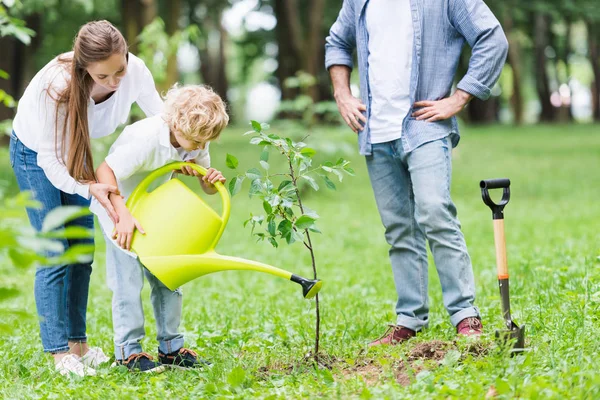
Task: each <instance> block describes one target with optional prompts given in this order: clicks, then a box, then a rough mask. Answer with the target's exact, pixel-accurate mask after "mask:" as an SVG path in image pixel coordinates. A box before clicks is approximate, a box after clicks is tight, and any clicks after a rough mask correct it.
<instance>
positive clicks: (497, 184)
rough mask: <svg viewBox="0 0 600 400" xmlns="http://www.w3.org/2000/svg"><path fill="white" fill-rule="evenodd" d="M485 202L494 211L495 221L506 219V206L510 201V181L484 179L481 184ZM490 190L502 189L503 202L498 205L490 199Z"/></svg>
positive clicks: (504, 179)
mask: <svg viewBox="0 0 600 400" xmlns="http://www.w3.org/2000/svg"><path fill="white" fill-rule="evenodd" d="M479 187H480V188H481V197H482V198H483V202H484V203H485V204H486V205H487V206H488V207H489V208H490V209H491V210H492V218H493V219H504V212H503V211H504V206H505V205H507V204H508V201H509V200H510V179H508V178H498V179H484V180H482V181H481V182H479ZM489 189H502V200H500V203H498V204H496V203H494V201H493V200H492V198H491V197H490V192H489Z"/></svg>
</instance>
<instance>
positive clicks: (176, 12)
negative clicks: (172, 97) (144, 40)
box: [161, 0, 181, 90]
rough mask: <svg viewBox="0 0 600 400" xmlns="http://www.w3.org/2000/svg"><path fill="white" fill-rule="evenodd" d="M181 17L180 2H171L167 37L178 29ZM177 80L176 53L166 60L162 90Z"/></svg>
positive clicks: (175, 0) (178, 0) (173, 0)
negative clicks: (165, 73)
mask: <svg viewBox="0 0 600 400" xmlns="http://www.w3.org/2000/svg"><path fill="white" fill-rule="evenodd" d="M180 15H181V0H171V1H170V2H169V7H168V16H167V23H166V30H167V34H168V35H169V36H173V34H175V32H177V30H178V29H179V26H178V22H179V17H180ZM178 79H179V71H178V70H177V51H175V52H174V53H173V54H171V55H170V56H169V59H168V60H167V76H166V79H165V82H164V83H163V85H162V86H163V87H162V88H161V89H162V90H166V89H168V88H170V87H171V86H173V84H175V82H177V81H178Z"/></svg>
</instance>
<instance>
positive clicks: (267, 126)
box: [260, 122, 271, 131]
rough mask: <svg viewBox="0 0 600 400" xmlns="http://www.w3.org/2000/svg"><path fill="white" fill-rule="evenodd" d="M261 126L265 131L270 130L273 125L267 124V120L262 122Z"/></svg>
mask: <svg viewBox="0 0 600 400" xmlns="http://www.w3.org/2000/svg"><path fill="white" fill-rule="evenodd" d="M260 127H261V128H262V130H263V131H268V130H269V129H271V125H269V124H267V123H266V122H261V123H260Z"/></svg>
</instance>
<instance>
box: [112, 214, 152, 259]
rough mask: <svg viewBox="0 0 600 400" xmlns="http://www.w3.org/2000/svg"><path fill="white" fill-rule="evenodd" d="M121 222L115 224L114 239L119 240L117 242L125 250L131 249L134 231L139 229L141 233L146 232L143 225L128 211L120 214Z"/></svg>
mask: <svg viewBox="0 0 600 400" xmlns="http://www.w3.org/2000/svg"><path fill="white" fill-rule="evenodd" d="M119 217H120V218H119V222H118V223H117V225H115V232H114V233H113V239H115V240H116V241H117V244H118V245H119V246H120V247H121V248H122V249H125V250H131V240H132V239H133V232H135V230H136V229H137V230H138V231H140V233H141V234H145V233H146V232H144V229H143V228H142V225H140V223H139V222H138V221H137V220H136V219H135V218H133V216H132V215H131V214H130V213H129V212H127V213H123V215H120V216H119Z"/></svg>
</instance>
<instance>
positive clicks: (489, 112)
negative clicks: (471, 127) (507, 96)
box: [467, 97, 500, 124]
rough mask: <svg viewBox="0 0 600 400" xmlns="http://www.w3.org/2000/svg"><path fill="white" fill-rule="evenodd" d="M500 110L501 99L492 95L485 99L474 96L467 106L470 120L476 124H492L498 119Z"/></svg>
mask: <svg viewBox="0 0 600 400" xmlns="http://www.w3.org/2000/svg"><path fill="white" fill-rule="evenodd" d="M499 111H500V99H499V98H498V97H490V98H489V99H487V100H485V101H483V100H480V99H478V98H476V97H475V98H473V100H471V101H470V102H469V105H468V106H467V113H468V114H469V121H470V122H472V123H475V124H491V123H494V122H496V121H498V116H499Z"/></svg>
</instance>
